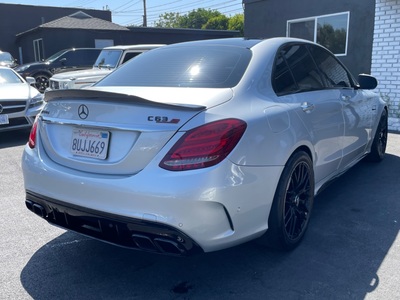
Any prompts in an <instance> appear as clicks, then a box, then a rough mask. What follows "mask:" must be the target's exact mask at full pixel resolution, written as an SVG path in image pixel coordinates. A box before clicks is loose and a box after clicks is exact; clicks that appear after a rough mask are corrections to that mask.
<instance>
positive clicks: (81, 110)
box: [78, 104, 89, 120]
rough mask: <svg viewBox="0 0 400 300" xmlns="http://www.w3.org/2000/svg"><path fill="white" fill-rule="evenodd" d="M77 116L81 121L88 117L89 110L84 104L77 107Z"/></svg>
mask: <svg viewBox="0 0 400 300" xmlns="http://www.w3.org/2000/svg"><path fill="white" fill-rule="evenodd" d="M78 116H79V118H81V119H82V120H84V119H86V118H87V117H88V116H89V108H88V107H87V106H86V105H84V104H81V105H79V107H78Z"/></svg>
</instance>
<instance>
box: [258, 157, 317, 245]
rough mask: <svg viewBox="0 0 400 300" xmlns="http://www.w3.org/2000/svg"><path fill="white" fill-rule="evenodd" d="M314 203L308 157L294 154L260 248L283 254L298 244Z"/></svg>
mask: <svg viewBox="0 0 400 300" xmlns="http://www.w3.org/2000/svg"><path fill="white" fill-rule="evenodd" d="M313 202H314V171H313V166H312V161H311V159H310V157H309V155H308V154H307V153H305V152H303V151H299V152H296V153H295V154H293V155H292V157H291V158H290V159H289V161H288V162H287V164H286V166H285V168H284V170H283V172H282V175H281V178H280V181H279V184H278V187H277V190H276V192H275V197H274V201H273V204H272V208H271V212H270V216H269V220H268V231H267V234H266V235H265V236H264V237H262V238H261V239H262V240H263V244H266V243H268V244H269V245H271V246H273V247H275V248H279V249H285V250H291V249H293V248H295V247H296V246H297V245H298V244H299V243H300V241H301V240H302V238H303V236H304V234H305V232H306V230H307V226H308V223H309V220H310V216H311V209H312V206H313Z"/></svg>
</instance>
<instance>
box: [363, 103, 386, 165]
mask: <svg viewBox="0 0 400 300" xmlns="http://www.w3.org/2000/svg"><path fill="white" fill-rule="evenodd" d="M387 139H388V114H387V111H386V109H384V110H383V112H382V114H381V117H380V119H379V124H378V127H377V128H376V133H375V136H374V140H373V142H372V145H371V152H370V153H369V154H368V156H367V160H368V161H372V162H380V161H382V159H383V158H384V156H385V153H386V145H387Z"/></svg>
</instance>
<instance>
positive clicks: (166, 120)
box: [147, 116, 180, 124]
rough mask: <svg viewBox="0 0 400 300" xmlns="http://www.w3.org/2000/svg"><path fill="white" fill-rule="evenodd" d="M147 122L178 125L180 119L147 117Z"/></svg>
mask: <svg viewBox="0 0 400 300" xmlns="http://www.w3.org/2000/svg"><path fill="white" fill-rule="evenodd" d="M147 121H149V122H155V123H169V124H178V123H179V121H180V119H169V118H168V117H164V116H148V117H147Z"/></svg>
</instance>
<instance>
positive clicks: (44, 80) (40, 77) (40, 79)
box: [33, 73, 50, 93]
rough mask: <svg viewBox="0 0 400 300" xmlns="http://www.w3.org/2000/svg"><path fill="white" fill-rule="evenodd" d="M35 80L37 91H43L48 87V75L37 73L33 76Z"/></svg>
mask: <svg viewBox="0 0 400 300" xmlns="http://www.w3.org/2000/svg"><path fill="white" fill-rule="evenodd" d="M33 77H34V78H35V80H36V84H35V87H36V88H37V89H38V90H39V92H41V93H44V91H45V90H46V89H47V88H48V87H49V82H50V76H49V75H48V74H45V73H38V74H35V76H33Z"/></svg>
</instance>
